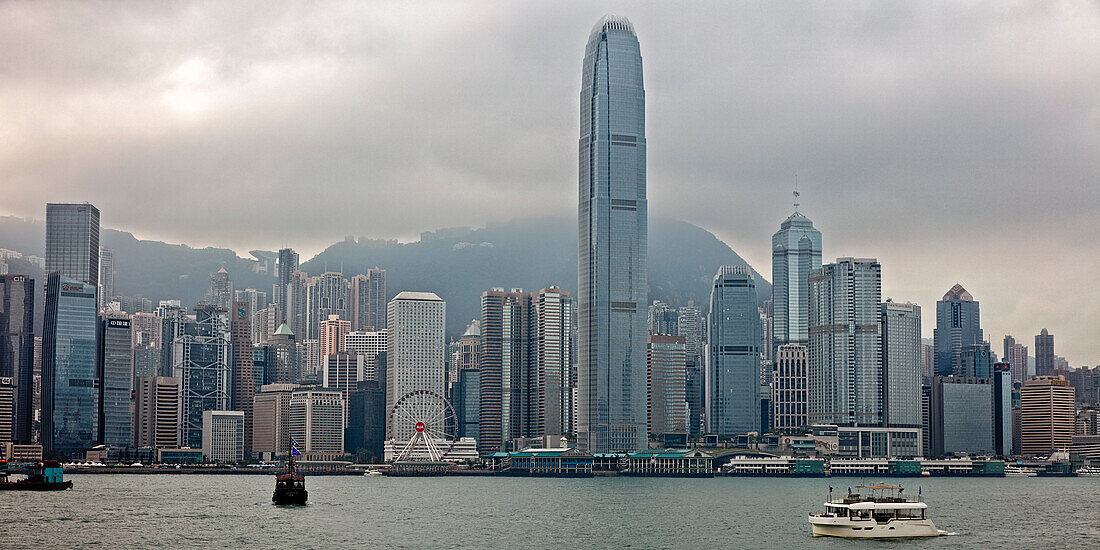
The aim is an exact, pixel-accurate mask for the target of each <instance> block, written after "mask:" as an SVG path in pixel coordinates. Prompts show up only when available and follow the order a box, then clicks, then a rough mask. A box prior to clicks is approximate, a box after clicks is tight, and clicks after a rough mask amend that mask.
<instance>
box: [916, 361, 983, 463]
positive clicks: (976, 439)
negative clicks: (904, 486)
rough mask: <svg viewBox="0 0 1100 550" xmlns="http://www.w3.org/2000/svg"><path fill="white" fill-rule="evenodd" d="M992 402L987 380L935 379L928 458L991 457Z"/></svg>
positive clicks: (944, 377) (942, 377)
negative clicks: (952, 456) (930, 455)
mask: <svg viewBox="0 0 1100 550" xmlns="http://www.w3.org/2000/svg"><path fill="white" fill-rule="evenodd" d="M993 398H994V395H993V385H992V384H990V380H989V379H988V378H967V377H962V376H937V377H935V378H934V379H933V380H932V401H931V410H930V413H929V435H930V436H931V438H932V441H931V445H930V447H929V448H930V451H931V454H932V456H945V455H975V454H985V455H989V454H995V451H994V444H993V435H994V434H993V432H994V425H993V412H994V411H993V406H994V404H993Z"/></svg>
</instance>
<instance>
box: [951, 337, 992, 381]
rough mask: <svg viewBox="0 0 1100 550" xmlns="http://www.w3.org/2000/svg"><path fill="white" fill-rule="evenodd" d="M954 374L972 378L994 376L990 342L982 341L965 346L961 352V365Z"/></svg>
mask: <svg viewBox="0 0 1100 550" xmlns="http://www.w3.org/2000/svg"><path fill="white" fill-rule="evenodd" d="M954 374H955V376H963V377H970V378H989V377H991V376H993V352H991V351H990V350H989V344H987V343H985V342H981V343H979V344H974V345H971V346H963V348H962V351H960V352H959V365H958V367H956V369H955V372H954Z"/></svg>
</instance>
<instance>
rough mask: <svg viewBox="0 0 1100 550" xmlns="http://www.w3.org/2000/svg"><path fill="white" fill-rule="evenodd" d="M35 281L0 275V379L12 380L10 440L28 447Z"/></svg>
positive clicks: (31, 417) (31, 418) (31, 416)
mask: <svg viewBox="0 0 1100 550" xmlns="http://www.w3.org/2000/svg"><path fill="white" fill-rule="evenodd" d="M34 290H35V289H34V279H31V278H30V277H27V276H24V275H15V274H5V275H0V378H10V379H11V380H12V384H13V387H12V391H13V396H12V399H13V402H12V409H11V416H10V418H3V419H0V422H9V423H10V424H11V427H12V428H11V430H12V433H11V439H10V441H13V442H15V443H23V444H29V443H30V442H31V439H32V436H33V433H34V415H35V411H36V410H37V407H35V406H34V401H35V397H36V395H37V392H35V391H34V349H35V340H36V338H35V336H34Z"/></svg>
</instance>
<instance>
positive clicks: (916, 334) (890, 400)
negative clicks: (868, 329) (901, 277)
mask: <svg viewBox="0 0 1100 550" xmlns="http://www.w3.org/2000/svg"><path fill="white" fill-rule="evenodd" d="M881 312H882V389H883V391H884V392H885V393H884V394H883V407H882V409H883V415H884V418H883V421H884V422H885V425H887V426H897V427H907V428H919V427H920V426H921V404H920V399H921V393H920V392H921V390H920V387H921V382H922V381H923V375H922V374H921V366H920V356H921V341H920V329H921V326H920V306H918V305H916V304H911V303H905V304H901V303H895V302H891V301H886V302H884V303H883V304H882V305H881Z"/></svg>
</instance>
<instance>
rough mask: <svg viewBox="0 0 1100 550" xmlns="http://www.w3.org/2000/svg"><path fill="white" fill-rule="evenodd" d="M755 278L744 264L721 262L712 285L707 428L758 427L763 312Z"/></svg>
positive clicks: (720, 431) (719, 431) (732, 430)
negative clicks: (736, 264) (758, 304)
mask: <svg viewBox="0 0 1100 550" xmlns="http://www.w3.org/2000/svg"><path fill="white" fill-rule="evenodd" d="M756 303H757V297H756V281H755V279H754V278H753V276H752V272H751V271H749V270H748V268H746V267H744V266H723V267H721V268H719V269H718V273H716V274H715V276H714V282H713V284H712V285H711V289H710V318H709V320H708V321H707V329H708V332H709V334H708V337H707V356H706V357H707V364H706V417H707V430H708V431H709V432H711V433H716V434H745V433H748V432H759V431H760V427H761V425H760V422H761V419H760V313H759V312H758V311H757V309H756V307H757V306H756Z"/></svg>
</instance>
